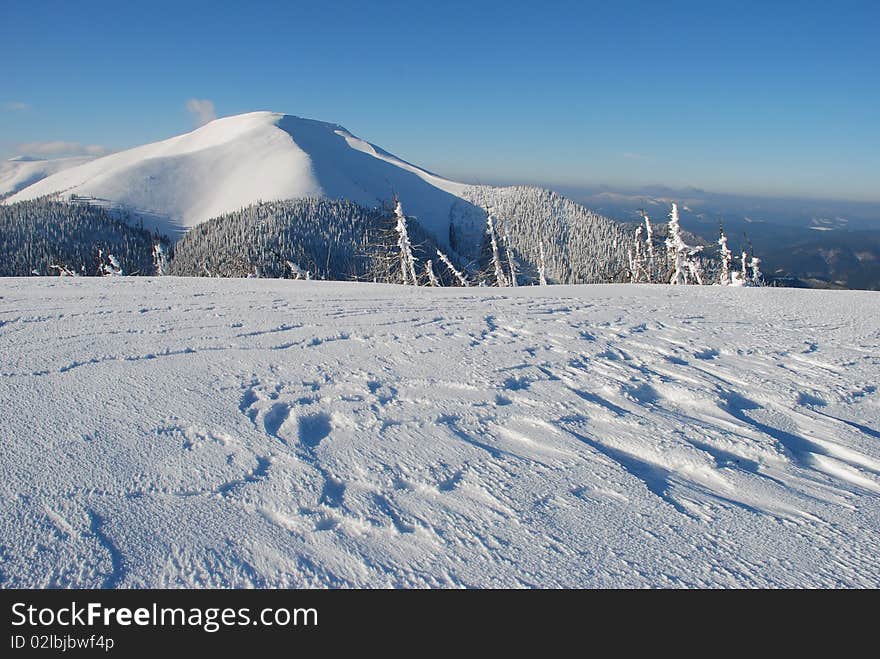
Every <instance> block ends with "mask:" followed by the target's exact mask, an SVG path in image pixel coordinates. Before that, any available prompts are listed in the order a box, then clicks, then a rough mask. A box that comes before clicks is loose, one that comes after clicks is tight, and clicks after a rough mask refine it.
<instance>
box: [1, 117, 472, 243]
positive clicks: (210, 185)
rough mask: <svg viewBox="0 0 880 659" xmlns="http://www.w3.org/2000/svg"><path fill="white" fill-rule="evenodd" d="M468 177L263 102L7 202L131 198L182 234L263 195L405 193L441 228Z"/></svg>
mask: <svg viewBox="0 0 880 659" xmlns="http://www.w3.org/2000/svg"><path fill="white" fill-rule="evenodd" d="M466 187H467V186H466V185H464V184H461V183H456V182H454V181H450V180H448V179H445V178H443V177H441V176H438V175H436V174H433V173H431V172H429V171H427V170H425V169H422V168H420V167H418V166H416V165H413V164H411V163H408V162H406V161H405V160H402V159H400V158H398V157H397V156H395V155H393V154H391V153H389V152H387V151H385V150H384V149H382V148H380V147H378V146H376V145H374V144H371V143H370V142H367V141H366V140H362V139H360V138H359V137H356V136H355V135H353V134H352V133H351V132H349V131H348V130H347V129H345V128H344V127H342V126H340V125H339V124H336V123H329V122H324V121H319V120H316V119H306V118H303V117H298V116H296V115H291V114H284V113H280V112H268V111H257V112H248V113H245V114H239V115H233V116H229V117H221V118H219V119H215V120H213V121H211V122H209V123H207V124H205V125H204V126H201V127H199V128H196V129H195V130H193V131H191V132H188V133H184V134H182V135H177V136H175V137H171V138H169V139H166V140H163V141H160V142H154V143H152V144H145V145H143V146H139V147H136V148H133V149H128V150H126V151H119V152H116V153H112V154H110V155H107V156H104V157H101V158H97V159H95V160H92V161H90V162H86V163H83V164H80V165H77V166H74V167H71V168H69V169H65V170H64V171H60V172H57V173H54V174H52V175H50V176H47V177H46V178H44V179H42V180H40V181H37V182H36V183H33V184H32V185H29V186H28V187H26V188H24V189H23V190H20V191H19V192H17V193H16V194H15V195H13V196H12V197H10V198H9V199H8V200H7V202H16V201H23V200H26V199H34V198H36V197H41V196H44V195H50V194H58V195H63V196H64V197H69V196H71V195H76V196H77V197H83V198H86V199H92V200H94V201H95V202H96V203H101V204H105V205H111V206H118V207H123V208H125V209H127V210H129V211H130V212H132V213H133V214H136V215H139V216H141V218H142V219H143V221H144V224H145V226H148V227H150V228H155V229H158V230H159V231H161V232H163V233H167V234H169V235H175V234H179V233H181V232H183V231H186V230H187V229H189V228H191V227H193V226H195V225H196V224H199V223H200V222H203V221H205V220H207V219H210V218H212V217H216V216H217V215H220V214H222V213H226V212H230V211H233V210H237V209H239V208H241V207H242V206H247V205H249V204H252V203H254V202H256V201H259V200H263V201H271V200H281V199H295V198H304V197H326V198H331V199H348V200H351V201H354V202H356V203H358V204H361V205H364V206H367V207H372V206H378V205H381V204H383V203H384V202H386V201H388V200H390V199H391V198H392V197H393V196H394V194H398V195H400V197H401V198H402V199H404V200H405V205H406V208H407V212H408V213H410V214H412V215H415V216H417V217H418V218H419V220H420V222H421V223H422V224H423V226H425V228H426V229H428V230H432V229H433V230H436V233H437V234H438V235H441V236H442V235H445V234H446V233H447V231H446V229H445V228H444V227H446V226H447V225H448V218H449V212H450V209H451V207H452V206H453V205H454V204H455V203H457V202H460V201H461V200H460V199H459V197H458V195H459V194H460V193H461V191H462V190H463V189H464V188H466Z"/></svg>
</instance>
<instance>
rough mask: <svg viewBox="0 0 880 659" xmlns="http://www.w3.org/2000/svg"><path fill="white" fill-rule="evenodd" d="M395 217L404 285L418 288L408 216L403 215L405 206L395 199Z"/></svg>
mask: <svg viewBox="0 0 880 659" xmlns="http://www.w3.org/2000/svg"><path fill="white" fill-rule="evenodd" d="M394 216H395V218H396V219H397V224H396V227H395V229H396V231H397V246H398V248H399V249H400V271H401V273H402V274H403V284H404V285H411V286H418V285H419V278H418V277H417V276H416V263H415V259H414V258H413V254H412V243H410V240H409V232H408V231H407V228H406V215H404V214H403V206H402V205H401V203H400V200H399V199H395V204H394Z"/></svg>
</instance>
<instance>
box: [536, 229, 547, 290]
mask: <svg viewBox="0 0 880 659" xmlns="http://www.w3.org/2000/svg"><path fill="white" fill-rule="evenodd" d="M538 284H540V285H541V286H546V285H547V263H546V261H545V260H544V241H543V240H541V241H539V242H538Z"/></svg>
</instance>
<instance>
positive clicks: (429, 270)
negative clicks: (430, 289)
mask: <svg viewBox="0 0 880 659" xmlns="http://www.w3.org/2000/svg"><path fill="white" fill-rule="evenodd" d="M425 274H426V275H427V276H428V284H429V285H431V286H440V280H438V279H437V275H435V274H434V266H433V264H432V262H431V259H428V260H427V261H425Z"/></svg>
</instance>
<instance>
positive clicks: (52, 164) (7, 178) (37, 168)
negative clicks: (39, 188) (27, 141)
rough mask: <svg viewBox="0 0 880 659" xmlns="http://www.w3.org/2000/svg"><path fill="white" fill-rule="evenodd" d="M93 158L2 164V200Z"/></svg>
mask: <svg viewBox="0 0 880 659" xmlns="http://www.w3.org/2000/svg"><path fill="white" fill-rule="evenodd" d="M93 159H94V158H93V156H77V157H73V158H53V159H51V160H41V159H36V158H27V157H19V158H11V159H9V160H6V161H3V162H0V199H3V197H6V196H9V195H13V194H15V193H16V192H18V191H19V190H24V189H25V188H26V187H28V186H30V185H33V184H34V183H37V182H38V181H41V180H42V179H44V178H46V177H47V176H51V175H52V174H55V173H57V172H60V171H63V170H65V169H70V168H71V167H76V166H77V165H82V164H84V163H87V162H89V161H90V160H93Z"/></svg>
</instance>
